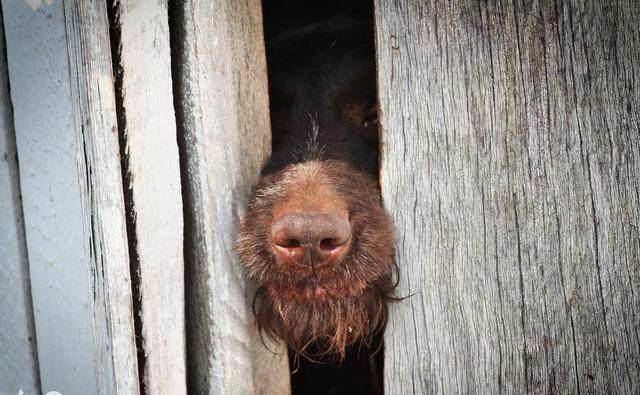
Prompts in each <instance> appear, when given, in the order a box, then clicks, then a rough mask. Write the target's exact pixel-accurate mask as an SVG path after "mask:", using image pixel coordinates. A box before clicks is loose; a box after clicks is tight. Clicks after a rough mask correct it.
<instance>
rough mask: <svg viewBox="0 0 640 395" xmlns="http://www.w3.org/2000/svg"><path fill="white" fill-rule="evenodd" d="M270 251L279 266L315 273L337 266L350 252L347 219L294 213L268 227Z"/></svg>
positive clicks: (338, 214)
mask: <svg viewBox="0 0 640 395" xmlns="http://www.w3.org/2000/svg"><path fill="white" fill-rule="evenodd" d="M271 237H272V241H273V251H274V253H275V254H276V257H277V258H278V260H280V261H281V262H284V263H286V264H289V265H292V266H303V267H310V268H313V269H318V268H321V267H323V266H326V265H331V264H336V263H339V262H340V261H341V260H342V258H343V257H344V255H345V253H346V252H347V250H348V249H349V243H350V241H351V227H350V226H349V221H348V219H347V218H346V215H341V214H340V213H338V212H335V213H316V212H295V213H288V214H285V215H283V216H281V217H280V218H278V219H277V220H276V221H275V222H274V223H273V225H272V227H271Z"/></svg>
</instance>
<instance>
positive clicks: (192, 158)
mask: <svg viewBox="0 0 640 395" xmlns="http://www.w3.org/2000/svg"><path fill="white" fill-rule="evenodd" d="M374 4H375V25H376V32H375V37H376V46H377V63H378V93H379V104H380V123H381V130H380V132H381V137H382V143H381V153H382V155H381V156H382V163H381V184H382V192H383V199H384V204H385V206H386V207H387V209H388V210H389V212H390V213H391V215H392V217H393V219H394V223H395V228H396V238H397V260H398V264H399V266H400V272H401V279H400V288H399V291H398V293H399V294H400V295H412V296H411V297H409V298H407V299H405V300H404V301H402V302H400V303H397V304H394V305H393V306H392V309H391V319H390V323H389V326H388V328H387V331H386V333H385V345H386V349H385V392H386V393H388V394H409V393H414V394H423V393H446V394H448V393H501V392H503V391H504V392H508V393H529V392H532V393H567V392H573V393H581V392H585V393H638V392H640V362H639V361H640V335H639V333H640V30H639V29H638V28H637V26H638V23H640V3H638V2H637V1H634V0H621V1H618V2H615V3H613V2H611V3H610V2H605V1H579V0H567V1H563V2H561V1H551V0H539V1H535V2H518V1H515V0H501V1H490V2H484V1H483V2H480V1H475V0H456V1H435V0H425V1H422V0H406V1H391V0H375V1H374ZM2 28H3V29H4V30H3V32H0V33H2V34H0V43H1V44H2V47H3V49H4V50H3V51H0V153H1V154H2V156H1V157H0V394H1V395H5V394H19V393H23V394H26V395H29V394H40V393H47V392H49V391H58V392H60V393H61V394H63V395H70V394H94V393H95V394H116V393H117V394H136V393H141V392H142V393H148V394H164V393H167V394H184V393H187V392H189V393H210V394H221V393H231V394H235V393H242V394H247V393H261V394H285V393H289V392H290V389H289V368H288V365H287V358H286V353H285V350H284V348H283V347H282V346H281V345H277V344H271V345H270V346H269V348H270V349H271V350H272V351H273V350H275V353H274V352H272V351H270V350H268V349H267V348H265V347H264V345H263V344H262V342H261V340H260V338H259V335H258V333H257V332H256V329H255V325H254V323H253V315H252V312H251V307H250V305H251V296H252V295H251V294H252V289H251V285H250V284H247V283H246V282H245V280H244V278H243V273H242V270H241V268H240V266H239V264H238V262H237V258H236V257H235V254H234V252H233V244H234V238H235V233H236V230H237V227H238V221H239V218H241V216H242V215H243V214H244V211H245V204H246V202H247V198H248V196H249V193H250V191H251V186H252V185H253V184H254V183H255V181H256V180H257V176H258V173H259V170H260V167H261V166H262V164H263V163H264V161H265V159H266V158H267V157H268V155H269V150H270V130H269V114H268V95H267V80H266V62H265V54H264V51H265V50H264V42H263V29H262V9H261V2H260V1H258V0H249V1H245V2H239V1H234V0H218V1H215V2H212V1H205V0H185V1H174V2H171V3H167V1H162V0H120V1H107V2H105V1H94V0H86V1H81V0H75V1H74V0H45V1H41V0H28V1H25V0H2ZM5 43H6V44H5Z"/></svg>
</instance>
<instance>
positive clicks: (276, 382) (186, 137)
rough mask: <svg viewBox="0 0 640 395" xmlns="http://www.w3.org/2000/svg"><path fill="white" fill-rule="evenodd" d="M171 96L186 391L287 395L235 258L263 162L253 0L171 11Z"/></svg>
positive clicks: (284, 369) (265, 123) (280, 357)
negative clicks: (177, 151)
mask: <svg viewBox="0 0 640 395" xmlns="http://www.w3.org/2000/svg"><path fill="white" fill-rule="evenodd" d="M174 6H175V9H174V10H173V12H172V13H171V15H172V20H173V22H174V23H175V24H176V27H177V29H176V30H175V31H174V32H173V33H175V35H174V37H173V38H172V40H173V44H172V52H173V56H174V61H175V62H176V63H175V64H174V71H175V73H174V79H175V81H176V85H175V89H174V91H175V92H176V93H177V97H176V101H175V103H176V110H177V120H178V125H179V135H180V142H179V144H180V145H181V147H180V148H181V156H182V157H183V160H184V162H183V164H182V165H183V167H182V176H183V184H184V188H183V190H184V192H185V195H184V205H185V231H186V232H185V239H186V243H185V246H186V247H185V248H186V251H185V256H186V271H187V274H186V276H187V339H188V346H187V349H188V354H189V357H188V362H187V363H188V370H189V372H190V373H189V377H188V381H189V389H190V391H193V392H197V393H210V394H220V393H228V392H232V393H242V394H245V393H246V394H250V393H263V394H280V393H288V392H289V369H288V365H287V357H286V352H285V350H284V348H283V347H282V346H276V345H271V346H270V348H271V349H272V350H275V351H277V352H278V353H277V354H274V353H272V352H271V351H269V350H268V349H266V348H265V347H264V345H263V344H262V342H261V340H260V336H259V334H258V333H257V329H256V325H255V319H254V316H253V313H252V309H251V303H252V297H253V290H252V287H251V286H250V285H249V284H247V283H246V281H245V278H244V274H243V272H242V269H241V266H240V264H239V262H238V260H237V257H236V255H235V252H234V248H233V245H234V241H235V238H236V234H237V230H238V221H239V218H240V216H241V215H242V214H243V213H244V209H245V206H246V203H247V200H248V197H249V194H250V191H251V187H252V185H253V184H254V183H255V182H256V181H257V177H258V174H259V172H260V169H261V167H262V165H263V163H264V161H265V160H266V158H267V156H268V155H269V151H270V144H271V140H270V138H271V133H270V127H269V110H268V98H267V76H266V59H265V52H264V43H263V33H262V15H261V13H262V10H261V3H260V1H258V0H250V1H246V2H238V1H231V0H224V1H216V2H208V1H200V0H195V1H183V2H175V3H174Z"/></svg>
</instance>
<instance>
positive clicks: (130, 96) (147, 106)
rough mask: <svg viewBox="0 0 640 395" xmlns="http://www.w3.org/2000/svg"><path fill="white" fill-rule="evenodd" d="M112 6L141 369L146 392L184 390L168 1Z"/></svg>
mask: <svg viewBox="0 0 640 395" xmlns="http://www.w3.org/2000/svg"><path fill="white" fill-rule="evenodd" d="M113 14H115V15H113V16H114V20H112V21H111V23H112V24H114V26H112V29H113V30H114V32H116V33H117V34H114V36H115V37H112V39H115V40H117V41H118V42H117V43H115V45H117V47H118V48H117V50H116V56H115V59H114V60H115V61H116V62H117V63H118V65H117V73H118V75H119V77H118V80H117V84H116V86H117V89H119V91H118V92H117V93H118V94H119V97H120V99H119V100H120V101H121V104H120V105H119V108H118V110H119V111H120V113H119V114H118V116H119V119H120V123H119V127H120V133H121V143H123V144H124V147H122V148H123V150H124V162H123V166H125V173H126V175H125V177H124V178H125V183H126V182H128V185H127V188H128V190H129V191H128V192H129V193H128V194H126V197H127V199H129V200H130V201H128V202H127V204H128V205H129V206H128V210H130V212H129V213H128V216H129V226H128V232H129V235H128V236H129V240H130V243H129V245H130V248H132V249H133V250H132V251H130V254H131V257H132V259H133V260H134V264H133V266H132V267H134V271H136V276H135V278H134V281H136V282H137V288H135V289H136V290H137V292H136V293H137V297H138V298H139V307H140V311H139V312H137V314H139V317H140V322H141V333H140V334H138V335H139V336H141V345H142V349H141V350H139V352H141V353H142V354H143V356H142V358H143V363H142V364H141V366H140V369H141V370H142V371H141V372H140V374H141V375H142V376H143V377H142V382H143V385H144V387H145V392H146V393H147V394H161V393H162V394H165V393H166V394H175V395H179V394H185V393H186V372H185V370H186V362H185V358H186V355H185V330H184V327H185V324H184V308H185V305H184V257H183V238H182V233H183V221H182V197H181V189H180V188H181V186H180V163H179V159H178V144H177V136H176V121H175V115H174V110H173V93H172V85H171V57H170V48H169V25H168V21H169V18H168V15H167V2H166V0H121V1H116V2H115V3H114V7H113ZM139 355H140V354H139Z"/></svg>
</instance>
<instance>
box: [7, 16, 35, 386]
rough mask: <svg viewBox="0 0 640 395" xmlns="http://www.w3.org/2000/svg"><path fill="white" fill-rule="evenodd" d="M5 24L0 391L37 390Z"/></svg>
mask: <svg viewBox="0 0 640 395" xmlns="http://www.w3.org/2000/svg"><path fill="white" fill-rule="evenodd" d="M4 48H5V46H4V31H3V28H2V26H1V25H0V54H1V55H0V317H2V318H1V319H0V394H3V395H4V394H17V393H18V391H20V390H22V391H24V393H26V394H38V393H40V392H41V390H40V380H39V376H38V361H37V359H36V344H35V342H36V340H35V336H36V335H35V332H34V326H33V308H32V305H31V289H30V288H31V287H30V281H29V267H28V262H27V250H26V245H25V239H24V225H23V221H22V202H21V200H20V178H19V176H18V156H17V153H16V142H15V131H14V128H13V111H12V108H11V99H10V98H9V81H8V80H9V77H8V75H7V62H6V59H5V57H4V53H5V52H4Z"/></svg>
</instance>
